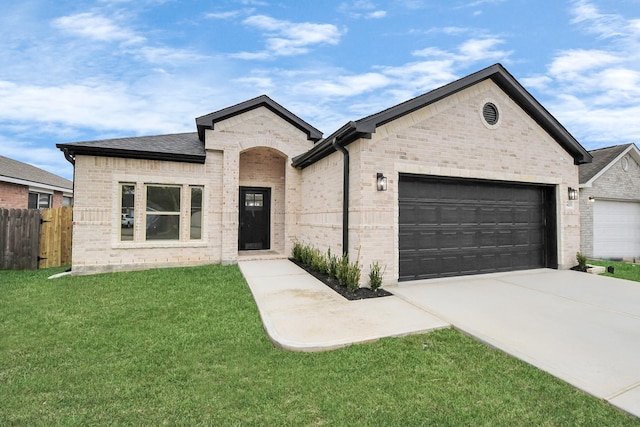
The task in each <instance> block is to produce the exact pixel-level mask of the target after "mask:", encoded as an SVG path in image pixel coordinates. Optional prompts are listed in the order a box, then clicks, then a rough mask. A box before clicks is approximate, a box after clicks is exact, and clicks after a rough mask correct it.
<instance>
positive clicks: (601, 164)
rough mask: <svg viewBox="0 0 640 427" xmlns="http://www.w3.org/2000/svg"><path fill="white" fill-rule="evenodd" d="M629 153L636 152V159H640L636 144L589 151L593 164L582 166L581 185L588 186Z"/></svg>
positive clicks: (580, 170) (580, 169) (580, 171)
mask: <svg viewBox="0 0 640 427" xmlns="http://www.w3.org/2000/svg"><path fill="white" fill-rule="evenodd" d="M629 151H632V152H634V153H633V154H635V156H636V157H640V152H639V151H638V148H637V147H636V146H635V144H621V145H614V146H612V147H606V148H598V149H597V150H592V151H589V154H591V156H593V162H591V163H588V164H584V165H580V168H579V173H580V184H586V183H588V182H589V181H591V180H593V179H594V178H595V177H596V176H597V175H600V174H601V173H603V172H604V171H605V170H607V169H608V168H609V166H610V165H612V164H613V163H615V162H616V161H617V160H618V159H619V158H620V157H622V156H624V155H625V154H626V153H628V152H629Z"/></svg>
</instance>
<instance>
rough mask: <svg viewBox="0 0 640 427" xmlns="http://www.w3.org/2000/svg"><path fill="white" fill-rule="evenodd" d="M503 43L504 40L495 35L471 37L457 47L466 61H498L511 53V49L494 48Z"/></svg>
mask: <svg viewBox="0 0 640 427" xmlns="http://www.w3.org/2000/svg"><path fill="white" fill-rule="evenodd" d="M503 43H504V41H503V40H502V39H499V38H497V37H486V38H481V39H471V40H467V41H466V42H464V43H462V45H460V46H459V47H458V50H459V52H460V55H461V56H462V57H463V58H464V59H466V60H468V61H472V62H476V61H484V60H492V61H500V60H503V59H505V58H507V57H509V55H511V53H512V52H511V51H503V50H497V49H496V47H497V46H498V45H500V44H503Z"/></svg>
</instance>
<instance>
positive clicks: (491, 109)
mask: <svg viewBox="0 0 640 427" xmlns="http://www.w3.org/2000/svg"><path fill="white" fill-rule="evenodd" d="M482 117H484V120H485V122H487V124H488V125H490V126H493V125H495V124H496V123H498V118H499V115H498V107H496V106H495V105H494V104H493V103H491V102H487V103H486V104H484V107H482Z"/></svg>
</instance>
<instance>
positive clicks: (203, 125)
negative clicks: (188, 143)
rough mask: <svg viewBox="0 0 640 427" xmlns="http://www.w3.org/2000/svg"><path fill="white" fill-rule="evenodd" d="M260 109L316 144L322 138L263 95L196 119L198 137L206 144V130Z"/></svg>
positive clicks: (317, 131) (306, 124)
mask: <svg viewBox="0 0 640 427" xmlns="http://www.w3.org/2000/svg"><path fill="white" fill-rule="evenodd" d="M260 107H266V108H268V109H269V110H271V111H272V112H274V113H275V114H277V115H278V116H280V117H282V118H283V119H284V120H286V121H287V122H289V123H290V124H291V125H293V126H295V127H296V128H298V129H300V130H301V131H303V132H304V133H306V134H307V139H308V140H310V141H314V142H315V141H318V140H319V139H320V138H322V132H320V131H319V130H318V129H316V128H315V127H313V126H311V125H310V124H309V123H307V122H305V121H304V120H302V119H301V118H300V117H298V116H296V115H295V114H293V113H292V112H291V111H289V110H287V109H286V108H284V107H283V106H282V105H280V104H278V103H277V102H275V101H274V100H273V99H271V98H269V97H268V96H267V95H261V96H258V97H257V98H253V99H250V100H248V101H244V102H241V103H239V104H236V105H233V106H231V107H227V108H223V109H222V110H218V111H215V112H213V113H210V114H207V115H204V116H201V117H198V118H196V126H197V127H198V137H199V138H200V141H202V142H204V131H205V129H213V128H214V126H215V124H216V123H217V122H220V121H223V120H226V119H228V118H230V117H233V116H236V115H238V114H242V113H245V112H247V111H250V110H253V109H256V108H260Z"/></svg>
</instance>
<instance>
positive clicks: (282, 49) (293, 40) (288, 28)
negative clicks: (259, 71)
mask: <svg viewBox="0 0 640 427" xmlns="http://www.w3.org/2000/svg"><path fill="white" fill-rule="evenodd" d="M243 23H244V24H245V25H248V26H250V27H254V28H257V29H259V30H263V31H264V32H265V33H266V36H267V37H266V41H265V44H266V50H264V51H260V52H240V53H237V54H234V55H232V56H233V57H236V58H240V59H266V58H270V57H274V56H292V55H300V54H305V53H308V52H309V50H310V48H311V46H315V45H322V44H331V45H335V44H338V42H339V41H340V36H341V35H342V33H341V31H340V30H339V29H338V28H337V27H336V26H335V25H332V24H314V23H309V22H301V23H296V22H289V21H282V20H278V19H275V18H272V17H270V16H265V15H254V16H250V17H248V18H246V19H245V20H244V21H243Z"/></svg>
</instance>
